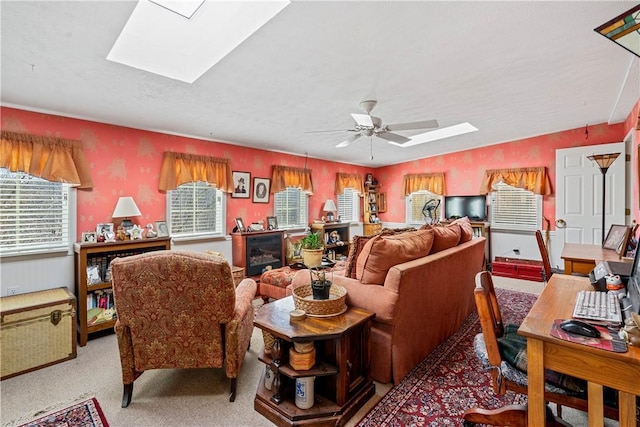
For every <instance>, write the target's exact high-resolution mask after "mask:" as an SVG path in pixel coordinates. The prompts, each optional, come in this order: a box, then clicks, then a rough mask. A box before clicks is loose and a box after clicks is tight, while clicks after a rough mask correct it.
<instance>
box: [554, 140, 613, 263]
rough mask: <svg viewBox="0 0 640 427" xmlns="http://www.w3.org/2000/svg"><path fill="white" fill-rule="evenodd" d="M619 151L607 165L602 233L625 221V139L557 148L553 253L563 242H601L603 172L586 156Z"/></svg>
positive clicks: (557, 250)
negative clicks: (609, 142)
mask: <svg viewBox="0 0 640 427" xmlns="http://www.w3.org/2000/svg"><path fill="white" fill-rule="evenodd" d="M606 153H620V156H618V158H617V159H616V160H615V162H614V163H613V164H612V165H611V166H610V167H609V170H608V171H607V174H606V175H605V176H606V191H605V197H606V200H605V214H606V215H605V231H604V232H605V233H606V232H607V231H608V230H609V227H611V224H624V223H625V215H624V212H625V202H624V197H625V145H624V142H619V143H613V144H603V145H590V146H588V147H576V148H565V149H560V150H556V237H557V238H556V241H557V245H554V246H555V247H556V248H557V249H556V251H555V252H556V254H558V260H559V254H560V253H562V248H563V247H564V244H565V242H567V243H587V244H596V245H599V244H601V243H602V172H601V171H600V168H599V167H598V166H597V165H596V164H595V163H594V162H592V161H591V160H589V159H587V156H590V155H592V154H606Z"/></svg>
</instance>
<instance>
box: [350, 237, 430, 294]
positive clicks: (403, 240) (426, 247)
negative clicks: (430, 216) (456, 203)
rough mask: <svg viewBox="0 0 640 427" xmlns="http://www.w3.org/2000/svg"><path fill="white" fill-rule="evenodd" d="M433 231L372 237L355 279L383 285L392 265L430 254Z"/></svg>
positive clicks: (360, 260) (364, 249) (359, 262)
mask: <svg viewBox="0 0 640 427" xmlns="http://www.w3.org/2000/svg"><path fill="white" fill-rule="evenodd" d="M433 234H434V233H433V230H430V229H428V230H418V231H409V232H406V233H401V234H391V235H385V234H380V235H377V236H375V237H373V238H372V239H370V240H369V241H368V242H367V243H366V244H365V245H364V248H363V249H362V252H361V253H360V256H358V260H357V262H356V278H357V279H358V280H359V281H360V282H361V283H363V284H376V285H382V284H384V280H385V277H386V276H387V272H388V271H389V269H390V268H391V267H393V266H394V265H397V264H401V263H403V262H407V261H411V260H414V259H417V258H420V257H424V256H427V255H428V254H429V251H430V250H431V246H432V245H433Z"/></svg>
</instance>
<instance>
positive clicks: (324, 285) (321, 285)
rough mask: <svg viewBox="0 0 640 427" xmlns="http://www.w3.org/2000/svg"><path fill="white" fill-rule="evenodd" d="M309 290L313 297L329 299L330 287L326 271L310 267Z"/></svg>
mask: <svg viewBox="0 0 640 427" xmlns="http://www.w3.org/2000/svg"><path fill="white" fill-rule="evenodd" d="M309 275H310V276H311V291H312V292H313V299H317V300H320V299H329V290H330V289H331V280H328V279H327V273H326V271H325V270H324V269H322V268H310V269H309Z"/></svg>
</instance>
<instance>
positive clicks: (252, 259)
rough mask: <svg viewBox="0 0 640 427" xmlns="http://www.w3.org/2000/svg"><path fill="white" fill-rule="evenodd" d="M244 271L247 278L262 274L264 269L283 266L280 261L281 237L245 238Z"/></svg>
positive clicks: (272, 235) (257, 235) (271, 235)
mask: <svg viewBox="0 0 640 427" xmlns="http://www.w3.org/2000/svg"><path fill="white" fill-rule="evenodd" d="M246 239H247V241H246V250H247V255H246V256H247V258H246V260H247V261H246V262H247V265H246V271H247V273H246V274H247V276H254V275H258V274H262V271H263V270H264V268H265V267H267V266H271V268H280V267H282V266H284V260H283V259H282V235H281V234H280V233H276V234H256V235H253V236H247V237H246Z"/></svg>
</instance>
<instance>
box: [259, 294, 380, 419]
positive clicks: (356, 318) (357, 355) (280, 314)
mask: <svg viewBox="0 0 640 427" xmlns="http://www.w3.org/2000/svg"><path fill="white" fill-rule="evenodd" d="M293 309H294V302H293V298H292V297H287V298H283V299H280V300H278V301H275V302H272V303H269V304H267V305H265V306H263V307H262V308H261V309H260V310H259V311H258V313H257V314H256V318H255V321H254V324H255V326H256V327H258V328H260V329H262V330H263V332H267V333H270V334H272V335H273V336H274V340H275V342H274V346H273V348H272V349H271V353H270V354H266V353H265V352H264V349H263V350H262V351H261V352H260V354H259V360H260V361H261V362H263V363H265V365H266V369H269V370H270V372H271V373H273V383H271V384H270V387H269V388H267V386H266V385H265V372H263V374H262V377H261V378H260V383H259V384H258V388H257V392H256V397H255V400H254V408H255V409H256V410H257V411H258V412H259V413H261V414H262V415H264V416H265V417H267V418H268V419H269V420H270V421H271V422H273V423H274V424H276V425H278V426H293V425H322V426H339V425H344V423H345V422H346V421H347V420H349V418H351V417H352V416H353V415H354V414H355V413H356V412H357V411H358V409H360V408H361V407H362V406H363V405H364V404H365V403H366V402H367V400H369V398H370V397H371V396H372V395H373V394H374V393H375V386H374V384H373V380H372V379H371V376H370V372H369V358H370V344H369V336H370V333H371V321H372V319H373V318H374V316H375V314H374V313H371V312H368V311H366V310H363V309H360V308H356V307H349V309H348V310H347V311H346V312H345V313H344V314H341V315H337V316H330V317H322V318H321V317H309V316H307V317H306V318H305V319H303V320H299V321H291V320H290V319H289V312H290V311H291V310H293ZM309 341H311V342H313V345H314V348H315V351H316V357H315V364H314V366H312V367H311V369H307V370H296V369H294V368H293V367H292V366H291V364H290V363H289V350H290V349H291V348H292V347H293V343H294V342H309ZM303 377H315V380H314V382H313V387H314V393H313V394H314V401H313V406H312V407H311V408H308V409H301V408H299V407H298V406H296V404H295V396H296V379H297V378H303Z"/></svg>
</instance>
